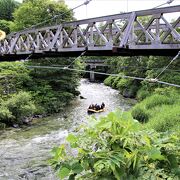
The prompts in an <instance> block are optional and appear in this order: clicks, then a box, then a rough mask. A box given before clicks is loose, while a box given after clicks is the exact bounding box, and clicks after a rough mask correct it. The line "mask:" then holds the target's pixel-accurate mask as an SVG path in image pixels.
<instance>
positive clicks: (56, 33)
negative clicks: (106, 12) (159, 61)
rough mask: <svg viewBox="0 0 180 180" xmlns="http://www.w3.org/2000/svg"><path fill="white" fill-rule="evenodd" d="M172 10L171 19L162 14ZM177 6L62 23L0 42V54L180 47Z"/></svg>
mask: <svg viewBox="0 0 180 180" xmlns="http://www.w3.org/2000/svg"><path fill="white" fill-rule="evenodd" d="M173 13H176V18H175V19H174V20H173V21H171V20H169V18H166V17H165V14H168V15H169V14H173ZM179 13H180V6H173V7H166V8H159V9H149V10H143V11H135V12H130V13H122V14H116V15H110V16H103V17H98V18H91V19H85V20H80V21H74V22H66V23H62V24H59V25H55V26H50V27H43V28H38V29H30V30H26V31H21V32H17V33H14V34H12V35H11V36H8V37H7V38H6V39H5V40H3V41H0V55H7V54H31V53H44V52H75V51H84V50H88V51H101V50H102V51H107V50H110V51H112V49H113V48H114V47H117V48H124V49H180V33H179V32H180V28H179V27H180V16H179Z"/></svg>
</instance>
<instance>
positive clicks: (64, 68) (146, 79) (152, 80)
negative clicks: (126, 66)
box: [27, 66, 180, 88]
mask: <svg viewBox="0 0 180 180" xmlns="http://www.w3.org/2000/svg"><path fill="white" fill-rule="evenodd" d="M27 67H28V68H39V69H61V70H69V71H78V72H86V73H94V74H100V75H107V76H115V77H121V78H127V79H136V80H140V81H147V82H154V83H160V84H165V85H169V86H173V87H178V88H180V85H178V84H172V83H168V82H164V81H159V80H154V79H151V78H141V77H136V76H126V75H121V74H110V73H103V72H96V71H87V70H81V69H73V68H68V67H63V68H61V67H55V66H53V67H52V66H27Z"/></svg>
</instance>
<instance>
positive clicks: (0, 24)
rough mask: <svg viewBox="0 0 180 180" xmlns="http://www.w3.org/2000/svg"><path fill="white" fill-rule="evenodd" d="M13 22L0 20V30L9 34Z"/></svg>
mask: <svg viewBox="0 0 180 180" xmlns="http://www.w3.org/2000/svg"><path fill="white" fill-rule="evenodd" d="M12 24H13V22H12V21H6V20H0V30H2V31H4V32H6V34H9V33H10V27H11V26H12Z"/></svg>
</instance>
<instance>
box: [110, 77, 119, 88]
mask: <svg viewBox="0 0 180 180" xmlns="http://www.w3.org/2000/svg"><path fill="white" fill-rule="evenodd" d="M120 80H121V77H116V78H115V79H114V81H113V83H112V88H114V89H117V84H118V82H119V81H120Z"/></svg>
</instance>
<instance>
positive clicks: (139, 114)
mask: <svg viewBox="0 0 180 180" xmlns="http://www.w3.org/2000/svg"><path fill="white" fill-rule="evenodd" d="M131 114H132V117H133V118H134V119H136V120H138V121H139V122H142V123H145V122H147V121H148V119H149V114H148V112H147V110H146V109H145V108H143V107H141V106H140V105H139V106H138V105H137V106H135V107H134V108H133V109H132V112H131Z"/></svg>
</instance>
